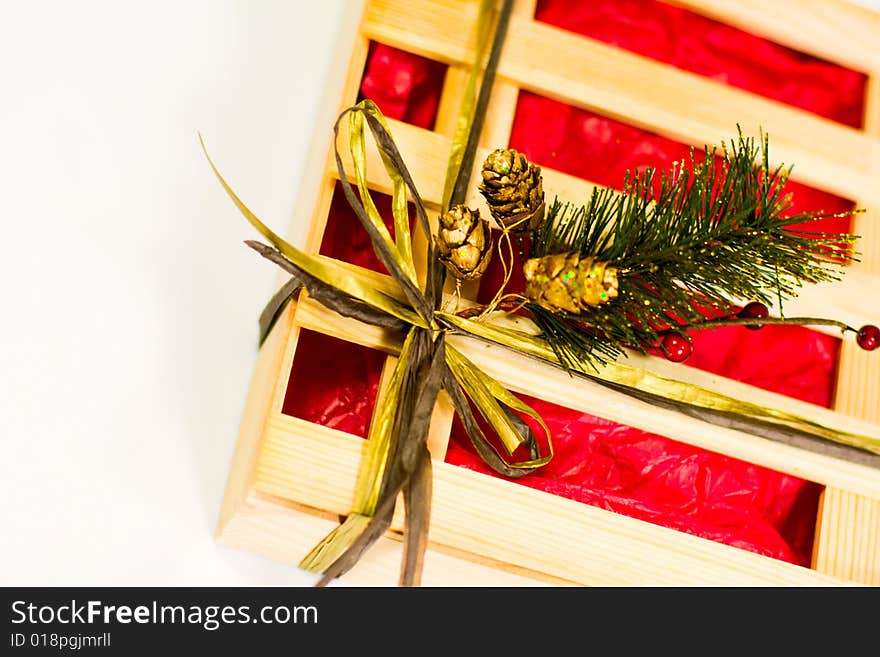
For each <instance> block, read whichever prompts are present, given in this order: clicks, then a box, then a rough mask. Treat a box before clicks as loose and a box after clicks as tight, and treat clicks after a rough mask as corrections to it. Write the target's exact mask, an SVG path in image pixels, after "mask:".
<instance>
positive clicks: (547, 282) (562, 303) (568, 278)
mask: <svg viewBox="0 0 880 657" xmlns="http://www.w3.org/2000/svg"><path fill="white" fill-rule="evenodd" d="M523 273H524V274H525V278H526V289H525V295H526V296H527V297H528V298H529V300H531V301H533V302H534V303H536V304H538V305H539V306H541V307H542V308H546V309H547V310H550V311H553V312H558V311H565V312H569V313H572V314H580V313H581V312H582V311H584V310H588V309H589V308H594V307H596V306H600V305H602V304H605V303H608V302H609V301H611V300H612V299H614V298H615V297H617V292H618V281H617V267H612V266H610V264H609V263H607V262H601V261H598V260H596V259H595V258H592V257H583V256H581V255H580V254H579V253H558V254H553V255H546V256H543V257H541V258H531V259H530V260H527V261H526V263H525V265H523Z"/></svg>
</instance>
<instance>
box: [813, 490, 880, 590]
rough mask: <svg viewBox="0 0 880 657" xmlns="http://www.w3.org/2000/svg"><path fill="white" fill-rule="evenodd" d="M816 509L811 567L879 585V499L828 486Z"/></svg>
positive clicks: (864, 582) (837, 575) (845, 577)
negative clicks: (814, 546)
mask: <svg viewBox="0 0 880 657" xmlns="http://www.w3.org/2000/svg"><path fill="white" fill-rule="evenodd" d="M819 509H820V514H819V518H818V523H817V532H816V540H815V545H816V549H815V550H814V555H813V567H814V568H815V569H816V570H818V571H819V572H822V573H826V574H828V575H832V576H834V577H840V578H843V579H848V580H852V581H854V582H858V583H860V584H867V585H871V586H880V500H873V499H867V498H865V497H862V496H861V495H856V494H855V493H850V492H847V491H844V490H840V489H839V488H828V489H826V490H825V491H824V492H823V494H822V500H821V502H820V505H819Z"/></svg>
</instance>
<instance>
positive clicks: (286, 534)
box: [218, 493, 573, 587]
mask: <svg viewBox="0 0 880 657" xmlns="http://www.w3.org/2000/svg"><path fill="white" fill-rule="evenodd" d="M338 524H339V521H338V520H337V519H336V518H335V517H334V518H330V517H329V514H322V513H321V512H319V511H318V510H316V509H305V507H301V506H298V505H295V504H293V503H291V502H289V501H288V500H282V499H280V498H277V497H272V496H269V495H260V494H258V493H251V494H250V495H249V496H248V498H247V500H245V501H244V503H243V504H242V505H241V506H240V509H239V511H238V513H237V514H236V515H235V517H234V518H232V519H231V520H230V522H228V523H227V524H226V525H224V527H223V531H222V532H221V533H220V534H219V535H218V540H219V542H220V543H222V544H223V545H226V546H228V547H232V548H235V549H239V550H246V551H248V552H254V553H256V554H260V555H262V556H265V557H267V558H269V559H273V560H276V561H280V562H283V563H288V564H291V565H292V566H294V567H295V566H296V565H297V564H298V563H299V562H300V560H301V559H302V557H303V555H304V554H307V553H308V552H309V550H311V549H312V548H313V547H314V546H315V545H316V544H317V543H318V542H319V541H320V540H321V539H322V538H324V536H326V535H327V534H329V533H330V531H331V530H332V529H333V528H334V527H336V526H337V525H338ZM401 554H402V546H401V542H400V540H399V536H398V535H397V534H396V533H394V532H389V533H388V534H387V535H386V536H385V537H383V538H380V539H379V541H378V542H377V543H375V544H374V545H373V546H372V547H371V548H370V549H369V550H368V551H367V553H366V554H364V555H363V557H362V558H361V559H360V560H359V561H358V563H357V565H355V567H354V568H353V569H352V570H350V571H349V572H347V573H346V574H345V577H344V578H343V580H342V581H343V583H344V584H345V585H357V586H390V585H393V584H394V583H395V582H396V581H397V578H398V575H399V572H400V562H401ZM468 557H469V558H467V559H466V558H463V557H462V556H455V553H454V551H452V550H439V549H431V550H429V551H428V552H427V554H426V555H425V564H424V570H423V572H422V586H423V587H431V586H516V587H522V586H547V585H548V583H552V584H554V585H560V586H572V585H573V583H572V582H566V581H565V580H558V579H556V580H551V579H550V578H548V577H547V576H546V575H542V574H540V573H530V572H528V571H525V570H519V571H515V569H512V568H510V569H501V568H499V566H498V565H497V564H492V565H490V564H489V563H488V562H487V560H483V563H479V562H477V561H475V560H474V558H473V556H471V555H468ZM317 579H318V578H317V575H316V576H315V581H317Z"/></svg>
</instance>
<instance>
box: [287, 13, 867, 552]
mask: <svg viewBox="0 0 880 657" xmlns="http://www.w3.org/2000/svg"><path fill="white" fill-rule="evenodd" d="M536 18H537V19H538V20H541V21H544V22H547V23H550V24H553V25H556V26H557V27H561V28H563V29H567V30H571V31H574V32H578V33H581V34H584V35H586V36H589V37H591V38H594V39H598V40H601V41H605V42H607V43H610V44H613V45H615V46H619V47H621V48H624V49H627V50H631V51H634V52H637V53H639V54H642V55H646V56H648V57H651V58H653V59H657V60H660V61H663V62H666V63H669V64H671V65H673V66H677V67H679V68H683V69H686V70H689V71H692V72H694V73H698V74H700V75H703V76H706V77H709V78H712V79H715V80H719V81H722V82H724V83H726V84H730V85H732V86H736V87H740V88H743V89H746V90H748V91H752V92H754V93H757V94H761V95H763V96H767V97H770V98H773V99H775V100H778V101H781V102H784V103H787V104H789V105H793V106H796V107H799V108H802V109H805V110H807V111H810V112H814V113H816V114H819V115H821V116H824V117H826V118H829V119H831V120H834V121H837V122H840V123H845V124H848V125H854V126H858V125H860V121H861V113H862V103H863V96H864V82H865V78H864V75H862V74H860V73H856V72H854V71H851V70H848V69H845V68H842V67H840V66H836V65H834V64H830V63H828V62H824V61H821V60H818V59H816V58H813V57H810V56H807V55H804V54H802V53H797V52H795V51H792V50H790V49H788V48H784V47H782V46H779V45H777V44H774V43H771V42H769V41H766V40H764V39H760V38H758V37H755V36H753V35H749V34H746V33H744V32H742V31H740V30H737V29H734V28H732V27H729V26H726V25H723V24H721V23H718V22H716V21H712V20H709V19H707V18H703V17H701V16H698V15H696V14H694V13H692V12H689V11H687V10H684V9H681V8H678V7H673V6H671V5H665V4H663V3H661V2H655V1H654V0H600V1H595V2H589V3H587V2H575V1H573V0H543V1H542V2H539V4H538V9H537V13H536ZM444 71H445V68H444V67H443V66H442V65H438V64H437V63H436V62H432V61H429V60H426V59H423V58H421V57H418V56H415V55H412V54H410V53H405V52H402V51H400V50H396V49H394V48H390V47H388V46H385V45H381V44H373V45H372V48H371V53H370V57H369V59H368V62H367V66H366V70H365V74H364V78H363V83H362V86H361V92H362V95H363V96H364V97H369V98H371V99H372V100H374V101H375V102H376V103H377V104H378V106H379V107H380V109H381V110H382V111H383V113H384V114H385V115H386V116H388V117H391V118H397V119H401V120H405V121H407V122H409V123H413V124H415V125H418V126H420V127H424V128H431V127H432V126H433V122H434V115H435V113H436V108H437V105H438V101H439V97H440V92H441V89H442V84H443V74H444ZM735 130H736V126H731V137H735ZM502 145H503V144H499V146H502ZM509 146H511V147H513V148H517V149H519V150H521V151H523V152H525V153H526V154H527V156H528V157H529V158H530V159H532V160H533V161H535V162H537V163H539V164H541V165H544V166H546V167H549V168H554V169H558V170H560V171H565V172H567V173H571V174H574V175H577V176H580V177H583V178H585V179H588V180H591V181H593V182H597V183H599V184H602V185H607V186H611V187H616V188H619V187H620V186H621V184H622V181H623V174H624V172H625V171H626V170H628V169H633V168H637V167H644V166H649V165H650V166H654V167H658V168H660V169H667V168H668V167H669V166H671V164H672V163H673V162H674V161H676V160H681V159H682V157H683V156H686V155H687V153H688V147H687V146H685V145H683V144H680V143H677V142H674V141H671V140H669V139H666V138H664V137H660V136H658V135H655V134H652V133H649V132H646V131H644V130H640V129H637V128H634V127H632V126H628V125H626V124H623V123H621V122H618V121H615V120H612V119H609V118H606V117H603V116H599V115H597V114H594V113H591V112H588V111H584V110H580V109H577V108H573V107H570V106H567V105H564V104H561V103H558V102H556V101H552V100H549V99H547V98H542V97H540V96H537V95H535V94H531V93H527V92H521V94H520V101H519V104H518V107H517V113H516V117H515V120H514V124H513V130H512V134H511V138H510V143H509ZM770 148H771V151H772V148H773V136H772V134H771V135H770ZM402 155H403V157H404V159H406V153H403V154H402ZM793 164H794V165H795V168H796V167H797V163H793ZM438 174H439V175H442V172H438ZM789 191H791V192H792V193H793V201H794V208H793V211H798V210H824V211H830V212H838V211H841V212H845V211H850V210H851V209H852V207H853V205H852V203H851V202H850V201H848V200H846V199H841V198H838V197H835V196H833V195H830V194H827V193H824V192H821V191H819V190H816V189H812V188H809V187H806V186H804V185H799V184H796V183H789ZM546 192H547V193H548V194H549V196H550V198H552V195H553V190H546ZM584 200H586V199H584ZM378 201H379V199H377V204H378V205H379V206H380V209H382V210H383V212H384V214H385V216H390V213H389V212H388V210H387V199H381V201H382V202H378ZM383 204H384V206H385V209H383ZM848 226H849V220H848V219H847V218H844V219H837V220H829V221H827V222H825V223H824V225H822V226H821V229H822V230H836V231H843V230H846V229H848ZM815 228H817V226H816V224H812V225H811V229H815ZM361 233H363V231H362V229H361V228H360V227H359V224H358V223H357V220H356V218H354V216H353V215H352V213H351V211H350V209H349V208H348V207H347V205H346V204H345V200H344V198H342V196H341V194H336V195H335V199H334V203H333V207H332V209H331V213H330V218H329V220H328V230H327V233H326V234H325V239H324V244H323V245H322V248H321V252H322V253H325V254H327V255H332V256H334V257H337V258H340V259H343V260H347V261H350V262H356V263H358V264H363V265H364V266H369V267H371V268H375V269H381V266H380V265H378V263H377V262H376V261H375V257H374V256H373V254H372V249H371V248H370V245H369V240H368V239H367V238H366V235H363V239H361V237H360V234H361ZM494 264H495V265H496V266H495V268H494V269H493V270H492V271H490V272H489V273H487V275H486V277H485V279H484V280H485V282H484V284H483V285H482V289H481V297H485V296H486V295H487V294H488V296H491V293H494V290H495V289H496V288H497V283H498V281H499V280H500V273H499V269H498V267H497V264H498V263H497V262H496V263H494ZM514 285H516V284H515V283H514ZM692 335H693V337H694V353H693V355H692V356H691V358H690V359H689V360H688V363H687V366H691V367H697V368H700V369H704V370H708V371H710V372H714V373H718V374H721V375H724V376H727V377H729V378H732V379H737V380H740V381H745V382H747V383H750V384H753V385H756V386H759V387H762V388H765V389H768V390H772V391H775V392H779V393H782V394H785V395H789V396H792V397H796V398H798V399H803V400H806V401H809V402H812V403H815V404H820V405H823V406H829V405H830V403H831V400H832V396H833V392H834V377H835V370H836V364H837V355H838V349H839V340H837V339H835V338H832V337H830V336H827V335H824V334H821V333H817V332H815V331H812V330H810V329H806V328H800V327H779V326H767V327H764V328H763V329H761V330H760V331H749V330H746V329H744V328H742V327H728V328H724V329H718V330H711V331H702V332H693V333H692ZM327 340H329V339H328V338H324V341H325V342H326V341H327ZM307 341H308V343H309V347H310V348H309V349H302V348H301V349H299V350H298V352H297V356H296V359H295V363H294V372H292V376H291V384H292V385H291V390H290V392H289V397H291V396H295V397H297V399H296V400H295V401H290V403H289V404H288V403H287V402H285V412H288V413H290V414H292V415H296V416H298V417H306V418H307V419H310V420H312V421H316V422H319V423H321V424H327V425H329V426H335V427H336V428H340V429H342V430H344V431H349V432H350V433H355V434H357V435H364V433H365V427H366V425H367V423H368V422H369V418H370V414H371V412H372V403H373V399H374V397H375V392H376V386H377V384H378V376H379V372H380V370H381V362H382V361H381V358H382V356H381V354H378V353H377V352H373V351H370V350H367V349H363V348H360V347H352V346H349V347H347V348H345V350H344V352H343V351H342V350H340V349H339V348H338V345H337V344H336V343H335V342H334V343H329V342H328V343H326V344H324V343H323V342H320V340H319V339H318V338H315V337H308V338H307ZM319 342H320V344H318V343H319ZM337 342H338V341H337ZM299 368H302V371H301V373H300V374H297V372H298V371H299ZM306 371H307V372H308V373H307V374H306ZM305 381H307V384H305V383H304V382H305ZM525 401H527V402H528V403H530V404H531V405H532V406H533V407H534V408H535V410H536V411H538V412H539V413H540V414H541V416H542V417H543V418H544V420H545V421H546V422H547V424H548V425H549V428H550V429H551V431H552V435H553V442H554V447H555V450H556V454H555V457H554V459H553V460H552V461H551V463H550V464H549V465H547V466H545V467H544V468H541V469H540V470H538V471H537V472H535V473H533V474H530V475H527V476H525V477H523V478H522V479H519V480H517V481H518V482H519V483H521V484H523V485H526V486H530V487H532V488H536V489H540V490H544V491H547V492H550V493H553V494H556V495H560V496H563V497H567V498H570V499H574V500H577V501H580V502H584V503H586V504H591V505H594V506H599V507H602V508H605V509H608V510H611V511H615V512H618V513H621V514H625V515H627V516H631V517H634V518H639V519H642V520H646V521H649V522H652V523H655V524H658V525H662V526H665V527H671V528H675V529H678V530H680V531H684V532H688V533H690V534H695V535H698V536H702V537H704V538H708V539H712V540H715V541H719V542H722V543H726V544H729V545H734V546H737V547H740V548H743V549H746V550H750V551H753V552H757V553H759V554H764V555H767V556H771V557H774V558H777V559H782V560H785V561H788V562H792V563H796V564H800V565H805V566H809V564H810V559H811V552H812V543H813V532H814V529H815V521H816V513H817V507H818V498H819V495H820V492H821V487H820V486H818V485H817V484H814V483H812V482H807V481H804V480H801V479H798V478H796V477H792V476H788V475H784V474H781V473H778V472H775V471H772V470H769V469H767V468H762V467H758V466H754V465H750V464H748V463H745V462H742V461H738V460H736V459H732V458H729V457H726V456H723V455H720V454H716V453H713V452H709V451H706V450H702V449H698V448H695V447H692V446H690V445H686V444H684V443H681V442H677V441H675V440H672V439H671V438H667V437H662V436H657V435H654V434H651V433H649V432H645V431H641V430H637V429H633V428H630V427H626V426H623V425H620V424H615V423H613V422H608V421H606V420H603V419H600V418H597V417H594V416H592V415H589V414H585V413H581V412H578V411H573V410H570V409H566V408H563V407H560V406H556V405H553V404H549V403H547V402H544V401H542V400H540V399H534V398H528V397H526V398H525ZM536 429H537V428H536ZM446 460H447V462H449V463H453V464H456V465H459V466H462V467H466V468H470V469H473V470H476V471H479V472H483V473H487V474H490V475H491V474H492V473H491V472H490V471H489V470H488V468H486V466H485V465H484V463H483V462H482V461H481V460H480V459H479V458H478V457H477V456H476V455H475V454H474V452H473V450H472V448H471V446H470V444H469V442H468V440H467V438H466V435H465V433H464V430H463V429H462V427H461V425H460V424H459V423H458V421H457V420H456V423H455V425H454V427H453V432H452V438H451V441H450V445H449V450H448V453H447V457H446ZM492 476H495V475H492ZM587 540H588V537H587Z"/></svg>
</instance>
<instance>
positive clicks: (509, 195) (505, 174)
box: [480, 148, 544, 233]
mask: <svg viewBox="0 0 880 657" xmlns="http://www.w3.org/2000/svg"><path fill="white" fill-rule="evenodd" d="M482 176H483V182H482V184H481V185H480V192H481V193H482V194H483V197H484V198H485V199H486V203H488V205H489V210H490V211H491V212H492V216H493V217H494V218H495V220H496V221H497V222H498V223H499V224H501V225H502V226H504V227H505V228H507V229H508V230H510V231H511V232H514V233H526V232H530V231H533V230H537V229H539V228H540V227H541V226H542V225H543V224H544V187H543V181H542V178H541V167H539V166H536V165H534V164H531V163H530V162H529V161H528V160H527V159H526V156H525V155H523V154H522V153H520V152H519V151H516V150H514V149H512V148H498V149H496V150H494V151H492V152H491V153H489V155H488V156H487V157H486V161H485V162H483V170H482Z"/></svg>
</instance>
